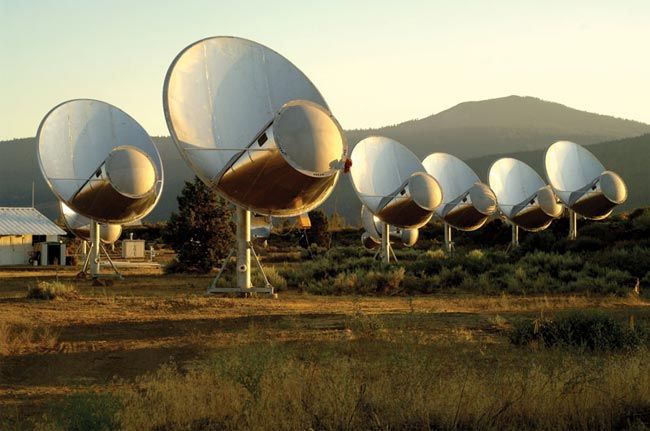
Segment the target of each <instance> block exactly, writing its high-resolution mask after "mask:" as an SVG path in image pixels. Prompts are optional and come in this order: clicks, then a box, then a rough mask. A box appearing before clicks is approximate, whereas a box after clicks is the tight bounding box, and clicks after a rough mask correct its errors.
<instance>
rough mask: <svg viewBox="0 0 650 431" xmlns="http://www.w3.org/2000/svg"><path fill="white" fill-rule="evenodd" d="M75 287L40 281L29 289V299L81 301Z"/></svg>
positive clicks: (56, 282)
mask: <svg viewBox="0 0 650 431" xmlns="http://www.w3.org/2000/svg"><path fill="white" fill-rule="evenodd" d="M79 297H80V295H79V292H77V289H75V287H74V286H72V285H70V284H65V283H61V282H59V281H39V282H38V283H36V284H32V285H30V286H28V287H27V299H44V300H52V299H60V300H65V299H79Z"/></svg>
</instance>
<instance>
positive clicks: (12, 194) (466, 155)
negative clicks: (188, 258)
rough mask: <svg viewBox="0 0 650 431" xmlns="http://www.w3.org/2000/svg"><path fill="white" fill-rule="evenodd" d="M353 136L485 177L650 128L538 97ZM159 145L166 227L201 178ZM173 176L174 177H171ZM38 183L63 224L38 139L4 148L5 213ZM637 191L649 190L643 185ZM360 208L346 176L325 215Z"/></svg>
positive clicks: (0, 165)
mask: <svg viewBox="0 0 650 431" xmlns="http://www.w3.org/2000/svg"><path fill="white" fill-rule="evenodd" d="M345 133H346V136H347V138H348V142H349V147H350V151H351V150H352V148H353V146H354V144H356V143H357V142H358V141H359V140H361V139H363V138H364V137H366V136H368V135H371V134H381V135H385V136H388V137H391V138H393V139H396V140H397V141H400V142H401V143H403V144H404V145H405V146H407V147H408V148H410V149H411V150H412V151H413V152H414V153H415V154H416V155H417V156H418V157H420V158H424V157H425V156H426V155H428V154H430V153H432V152H436V151H442V152H448V153H451V154H454V155H456V156H458V157H460V158H461V159H464V160H467V161H468V163H469V164H470V166H472V167H475V168H477V169H478V170H480V169H483V167H484V164H485V162H484V161H482V158H485V159H490V160H492V161H494V160H496V159H498V158H499V157H502V156H505V155H511V154H519V153H527V152H533V153H534V152H538V151H543V150H544V149H545V148H546V147H548V146H549V145H550V144H552V143H553V142H555V141H557V140H560V139H566V140H572V141H574V142H577V143H579V144H582V145H588V146H589V147H590V148H591V146H592V145H597V144H600V143H605V144H604V145H605V147H613V146H616V145H619V146H620V145H621V144H620V142H619V144H616V141H617V140H620V139H622V138H629V137H633V136H641V135H646V134H650V125H648V124H644V123H641V122H638V121H633V120H622V119H617V118H615V117H611V116H607V115H602V114H593V113H588V112H584V111H579V110H576V109H573V108H569V107H566V106H564V105H561V104H559V103H555V102H547V101H543V100H541V99H538V98H534V97H530V96H526V97H521V96H506V97H502V98H498V99H488V100H483V101H470V102H463V103H460V104H458V105H455V106H453V107H451V108H449V109H446V110H444V111H441V112H439V113H437V114H433V115H430V116H428V117H425V118H423V119H420V120H409V121H406V122H403V123H400V124H397V125H393V126H386V127H382V128H378V129H353V130H348V131H346V132H345ZM152 139H153V141H154V142H155V144H156V146H157V148H158V151H159V152H160V154H161V157H162V159H163V165H164V170H165V172H166V178H165V184H164V188H163V195H162V197H161V199H160V201H159V203H158V205H157V206H156V208H155V209H154V210H153V211H152V213H151V214H150V215H149V216H148V217H147V219H149V220H166V219H167V218H168V217H169V214H170V212H171V211H174V210H175V209H176V196H177V195H178V194H179V193H180V190H181V189H182V187H183V184H184V181H186V180H191V179H192V178H193V176H194V175H193V173H192V172H191V170H190V169H189V168H188V167H187V166H186V164H185V162H184V161H183V160H182V158H181V156H180V154H179V153H178V151H177V149H176V147H175V145H174V143H173V142H172V140H171V138H170V137H168V136H157V137H152ZM645 139H646V138H643V139H642V140H641V141H640V143H636V144H635V145H631V146H626V147H625V148H627V150H626V151H628V152H632V153H630V154H624V155H625V157H622V158H623V159H626V160H629V163H630V165H631V166H633V167H634V169H636V170H634V172H636V173H635V174H634V175H635V176H634V182H637V181H640V182H643V178H639V177H638V168H639V166H640V165H639V163H642V162H643V161H644V160H645V159H644V157H639V156H643V155H645V154H646V153H647V154H650V153H648V152H649V151H650V135H647V139H648V142H649V144H648V146H647V147H646V146H644V145H645V144H644V142H645ZM623 146H624V145H623ZM623 146H621V148H623ZM634 152H637V153H639V152H640V153H639V154H634ZM597 155H598V154H597ZM635 156H636V157H635ZM603 157H605V158H604V159H603V160H602V161H603V163H604V164H605V166H607V167H608V168H609V167H611V168H612V169H614V170H616V169H615V168H614V165H616V164H617V159H621V157H617V154H616V151H614V152H612V151H609V150H608V151H605V152H604V156H603ZM610 158H611V159H612V160H609V159H610ZM524 161H525V160H524ZM648 162H650V160H649V161H648ZM648 164H650V163H648ZM610 165H612V166H610ZM534 167H535V166H534ZM353 168H354V167H353ZM171 172H174V175H169V174H170V173H171ZM477 173H478V174H479V176H480V177H481V178H482V179H485V178H486V175H487V173H486V172H480V171H478V172H477ZM540 173H542V171H540ZM624 178H625V176H624ZM32 181H34V184H35V192H36V193H35V200H36V202H37V205H36V206H37V208H39V209H40V210H41V211H42V212H43V213H44V214H46V215H47V216H48V217H50V218H56V217H57V215H58V206H57V203H56V200H55V198H54V196H53V195H52V193H51V192H50V190H49V187H48V186H47V184H46V183H45V181H44V179H43V178H42V175H41V174H40V170H39V168H38V162H37V158H36V140H35V138H21V139H14V140H9V141H0V205H29V204H31V183H32ZM646 182H648V181H646ZM630 186H631V188H637V187H638V189H639V190H642V189H643V185H639V186H636V184H634V185H632V184H630ZM631 196H632V193H631ZM628 202H631V203H634V205H650V196H645V195H643V194H641V195H639V196H637V195H634V199H632V198H631V199H630V200H629V201H628ZM359 208H360V203H359V201H358V199H357V197H356V195H355V194H354V191H353V190H352V186H351V184H350V180H349V178H346V175H344V174H343V175H341V178H340V180H339V182H338V184H337V186H336V188H335V190H334V192H333V193H332V195H331V196H330V197H329V199H328V200H327V201H326V202H325V203H324V205H323V209H324V210H325V211H326V212H329V213H331V212H333V211H337V212H339V213H340V214H341V215H343V216H344V217H345V218H346V220H348V222H351V223H356V222H357V221H358V218H359ZM623 208H626V207H623Z"/></svg>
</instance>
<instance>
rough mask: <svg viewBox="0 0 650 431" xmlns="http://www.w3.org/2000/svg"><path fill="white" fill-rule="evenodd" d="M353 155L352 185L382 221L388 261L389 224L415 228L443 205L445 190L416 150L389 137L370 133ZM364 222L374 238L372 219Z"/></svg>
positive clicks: (373, 213) (384, 249)
mask: <svg viewBox="0 0 650 431" xmlns="http://www.w3.org/2000/svg"><path fill="white" fill-rule="evenodd" d="M351 158H352V168H351V169H350V175H351V176H350V178H351V180H352V186H353V187H354V190H355V192H356V193H357V195H358V196H359V199H360V200H361V202H362V204H363V205H364V207H365V208H366V210H367V211H368V212H369V213H370V214H372V215H373V216H374V217H376V218H377V219H378V220H379V221H381V222H383V225H379V226H378V228H379V229H380V232H381V235H380V238H381V242H382V259H383V260H384V261H386V262H389V261H390V253H391V250H390V227H391V226H395V227H397V228H400V229H405V230H413V229H417V228H419V227H421V226H424V225H425V224H426V223H427V222H428V221H429V220H430V219H431V217H432V215H433V211H435V209H436V208H437V207H438V205H440V202H441V201H442V190H441V188H440V186H439V185H438V182H437V181H436V179H435V178H434V177H432V176H431V175H429V174H427V173H426V172H425V171H424V167H423V166H422V163H420V160H418V158H417V157H416V156H415V154H413V153H412V152H411V151H409V150H408V149H407V148H406V147H404V146H403V145H402V144H400V143H399V142H397V141H394V140H392V139H390V138H386V137H383V136H371V137H368V138H365V139H363V140H361V141H360V142H359V143H358V144H357V145H356V146H355V147H354V150H353V151H352V156H351ZM362 218H364V217H363V214H362ZM366 219H367V217H366ZM373 220H374V219H373ZM365 225H367V227H366V231H367V233H368V234H369V235H370V238H372V237H373V236H372V235H373V234H372V228H371V223H370V222H368V221H367V220H366V222H365V223H364V226H365ZM409 235H413V234H412V233H409ZM412 238H413V237H412V236H411V238H410V239H407V242H410V241H412ZM415 239H417V237H416V238H415Z"/></svg>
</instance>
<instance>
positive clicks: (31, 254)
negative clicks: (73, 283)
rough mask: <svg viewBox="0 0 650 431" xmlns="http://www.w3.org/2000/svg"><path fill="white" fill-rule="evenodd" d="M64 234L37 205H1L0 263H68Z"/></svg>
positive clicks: (0, 264)
mask: <svg viewBox="0 0 650 431" xmlns="http://www.w3.org/2000/svg"><path fill="white" fill-rule="evenodd" d="M65 234H66V232H65V231H64V230H63V229H61V228H60V227H59V226H57V225H56V224H55V223H54V222H52V221H51V220H50V219H48V218H47V217H45V216H44V215H43V214H41V213H40V212H38V211H37V210H36V209H35V208H31V207H30V208H16V207H0V266H3V265H4V266H6V265H29V264H32V263H33V262H34V261H36V262H38V264H39V265H55V264H59V265H65V256H66V251H65V244H63V243H62V242H61V241H59V236H61V235H65Z"/></svg>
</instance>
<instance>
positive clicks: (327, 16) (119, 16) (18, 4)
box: [0, 0, 650, 140]
mask: <svg viewBox="0 0 650 431" xmlns="http://www.w3.org/2000/svg"><path fill="white" fill-rule="evenodd" d="M217 35H231V36H240V37H244V38H247V39H252V40H254V41H257V42H259V43H262V44H264V45H267V46H269V47H271V48H273V49H274V50H276V51H278V52H279V53H280V54H282V55H283V56H285V57H287V58H288V59H289V60H290V61H292V62H293V63H294V64H296V65H297V66H298V67H299V68H300V69H301V70H302V71H303V72H305V73H306V74H307V76H309V78H310V79H311V80H312V81H313V82H314V83H315V84H316V86H317V87H318V88H319V90H320V91H321V93H322V94H323V96H324V97H325V99H326V100H327V102H328V104H329V106H330V108H331V110H332V112H333V113H334V115H335V116H336V117H337V118H338V120H339V121H340V123H341V125H342V126H343V127H344V128H346V129H350V128H365V127H376V126H383V125H389V124H395V123H399V122H402V121H406V120H410V119H414V118H422V117H426V116H428V115H431V114H434V113H437V112H439V111H441V110H444V109H447V108H449V107H451V106H453V105H456V104H457V103H460V102H464V101H468V100H481V99H489V98H494V97H501V96H507V95H511V94H518V95H528V96H535V97H539V98H542V99H545V100H550V101H554V102H559V103H563V104H565V105H568V106H571V107H574V108H577V109H582V110H587V111H591V112H597V113H601V114H608V115H614V116H617V117H622V118H628V119H633V120H638V121H643V122H646V123H650V53H649V51H648V44H649V42H650V1H648V0H638V1H637V0H628V1H626V0H619V1H615V0H608V1H598V0H590V1H589V0H587V1H569V0H565V1H526V0H513V1H505V0H504V1H498V0H493V1H487V0H480V1H467V0H462V1H460V0H459V1H443V0H439V1H435V0H427V1H416V0H412V1H408V0H402V1H397V0H393V1H382V0H369V1H352V0H349V1H323V0H321V1H309V0H295V1H268V0H267V1H246V0H240V1H220V0H206V1H193V0H185V1H162V0H159V1H143V0H138V1H135V0H115V1H108V0H77V1H73V0H56V1H55V0H52V1H45V0H43V1H37V0H0V58H1V59H2V60H1V62H0V140H3V139H11V138H14V137H28V136H34V135H35V134H36V129H37V127H38V124H39V122H40V121H41V119H42V117H43V116H44V115H45V114H46V113H47V111H49V110H50V109H51V108H52V107H54V106H55V105H57V104H58V103H60V102H63V101H65V100H68V99H73V98H94V99H100V100H104V101H106V102H109V103H112V104H114V105H116V106H118V107H119V108H121V109H123V110H124V111H126V112H127V113H129V114H130V115H132V116H133V117H134V118H135V119H136V120H137V121H139V122H140V123H141V124H142V125H143V126H144V128H145V129H146V130H147V131H148V132H149V134H151V135H168V134H169V132H168V131H167V127H166V125H165V121H164V117H163V112H162V103H161V99H162V85H163V79H164V76H165V73H166V71H167V67H168V66H169V64H170V63H171V61H172V60H173V59H174V57H175V56H176V54H177V53H178V52H179V51H180V50H181V49H183V48H184V47H185V46H187V45H189V44H191V43H192V42H194V41H196V40H198V39H202V38H205V37H208V36H217Z"/></svg>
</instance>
